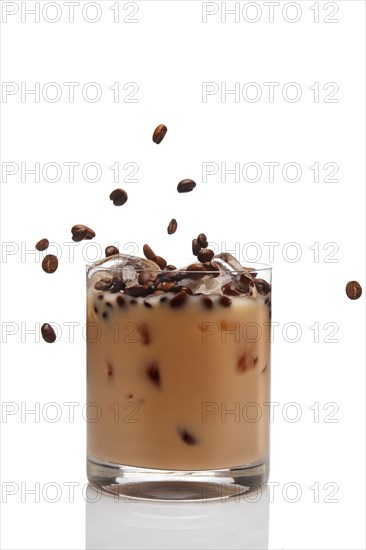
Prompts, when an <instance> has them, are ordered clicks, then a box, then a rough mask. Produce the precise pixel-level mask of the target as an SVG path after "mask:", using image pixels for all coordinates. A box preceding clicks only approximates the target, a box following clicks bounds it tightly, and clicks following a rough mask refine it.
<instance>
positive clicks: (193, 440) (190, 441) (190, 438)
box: [178, 428, 197, 445]
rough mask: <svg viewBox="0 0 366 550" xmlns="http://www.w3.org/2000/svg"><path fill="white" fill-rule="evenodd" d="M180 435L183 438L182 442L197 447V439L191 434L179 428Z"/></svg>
mask: <svg viewBox="0 0 366 550" xmlns="http://www.w3.org/2000/svg"><path fill="white" fill-rule="evenodd" d="M178 431H179V435H180V437H181V438H182V441H184V443H186V444H187V445H196V443H197V439H196V438H195V437H194V436H193V435H192V434H191V433H189V432H188V431H187V430H186V429H185V428H179V429H178Z"/></svg>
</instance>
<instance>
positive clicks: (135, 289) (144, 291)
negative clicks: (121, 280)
mask: <svg viewBox="0 0 366 550" xmlns="http://www.w3.org/2000/svg"><path fill="white" fill-rule="evenodd" d="M124 292H125V294H127V295H128V296H133V297H134V298H138V297H139V296H147V295H148V294H150V293H151V292H152V289H151V288H150V287H149V286H147V285H134V286H129V287H128V288H126V289H125V291H124Z"/></svg>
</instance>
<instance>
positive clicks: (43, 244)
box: [36, 239, 50, 252]
mask: <svg viewBox="0 0 366 550" xmlns="http://www.w3.org/2000/svg"><path fill="white" fill-rule="evenodd" d="M49 244H50V243H49V241H48V239H41V240H40V241H38V243H37V244H36V249H37V250H39V251H40V252H42V251H43V250H46V248H48V247H49Z"/></svg>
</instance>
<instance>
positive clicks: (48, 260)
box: [42, 254, 58, 273]
mask: <svg viewBox="0 0 366 550" xmlns="http://www.w3.org/2000/svg"><path fill="white" fill-rule="evenodd" d="M57 268H58V259H57V257H56V256H54V255H53V254H47V256H45V257H44V258H43V261H42V269H43V271H45V272H46V273H54V272H55V271H56V269H57Z"/></svg>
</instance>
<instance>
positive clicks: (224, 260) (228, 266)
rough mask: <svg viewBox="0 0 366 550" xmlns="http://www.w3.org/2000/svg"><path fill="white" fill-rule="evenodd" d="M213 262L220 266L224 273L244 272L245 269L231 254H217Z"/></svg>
mask: <svg viewBox="0 0 366 550" xmlns="http://www.w3.org/2000/svg"><path fill="white" fill-rule="evenodd" d="M212 261H213V262H215V263H217V264H219V266H220V267H221V268H222V270H224V271H243V270H244V267H243V266H242V265H241V263H240V262H239V261H238V260H237V259H236V258H235V257H234V256H233V255H232V254H230V252H220V254H215V256H214V257H213V258H212Z"/></svg>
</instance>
